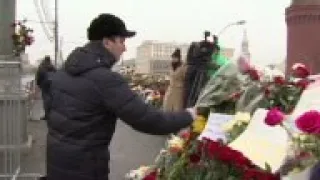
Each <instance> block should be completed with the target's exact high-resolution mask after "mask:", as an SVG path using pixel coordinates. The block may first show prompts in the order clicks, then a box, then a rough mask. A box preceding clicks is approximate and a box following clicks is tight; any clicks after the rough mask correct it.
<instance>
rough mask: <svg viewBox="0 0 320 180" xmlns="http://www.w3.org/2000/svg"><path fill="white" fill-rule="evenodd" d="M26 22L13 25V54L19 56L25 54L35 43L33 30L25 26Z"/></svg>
mask: <svg viewBox="0 0 320 180" xmlns="http://www.w3.org/2000/svg"><path fill="white" fill-rule="evenodd" d="M26 22H27V20H23V21H17V22H15V23H13V24H12V28H14V33H13V34H12V40H13V45H14V50H13V52H14V54H15V55H17V56H19V55H20V54H21V53H23V52H25V50H26V47H27V46H31V45H32V44H33V43H34V37H33V36H32V33H33V29H31V28H29V27H27V26H26V25H25V23H26Z"/></svg>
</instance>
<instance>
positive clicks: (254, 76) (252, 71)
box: [248, 69, 260, 81]
mask: <svg viewBox="0 0 320 180" xmlns="http://www.w3.org/2000/svg"><path fill="white" fill-rule="evenodd" d="M248 73H249V76H250V78H251V79H252V80H254V81H259V80H260V75H259V72H258V71H257V70H256V69H250V70H249V71H248Z"/></svg>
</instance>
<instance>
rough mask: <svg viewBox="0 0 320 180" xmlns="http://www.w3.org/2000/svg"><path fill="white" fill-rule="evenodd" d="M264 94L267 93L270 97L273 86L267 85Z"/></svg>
mask: <svg viewBox="0 0 320 180" xmlns="http://www.w3.org/2000/svg"><path fill="white" fill-rule="evenodd" d="M264 95H265V96H266V97H270V95H271V88H270V86H267V87H265V89H264Z"/></svg>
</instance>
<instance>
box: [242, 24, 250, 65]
mask: <svg viewBox="0 0 320 180" xmlns="http://www.w3.org/2000/svg"><path fill="white" fill-rule="evenodd" d="M241 54H242V56H244V57H245V58H246V59H248V60H250V51H249V39H248V33H247V29H244V30H243V37H242V43H241Z"/></svg>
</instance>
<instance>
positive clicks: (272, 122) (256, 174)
mask: <svg viewBox="0 0 320 180" xmlns="http://www.w3.org/2000/svg"><path fill="white" fill-rule="evenodd" d="M220 72H221V73H222V74H220V75H218V76H216V78H215V79H211V80H210V81H209V82H208V84H207V86H206V87H205V89H204V91H203V93H202V94H201V95H200V99H201V101H200V103H199V107H198V117H197V119H196V120H195V121H194V123H193V124H192V126H191V127H190V129H191V130H190V131H186V132H183V133H181V134H180V135H179V136H172V137H171V139H169V141H168V142H167V145H166V146H165V148H164V149H163V150H161V152H160V154H159V156H158V158H157V159H156V162H155V164H154V165H152V166H149V167H143V168H139V169H138V170H134V171H131V172H130V173H129V174H128V175H127V179H136V180H138V179H140V180H180V179H185V180H189V179H190V180H197V179H198V180H220V179H242V180H256V179H259V180H278V179H280V175H283V174H285V172H290V171H292V167H294V168H297V167H299V168H301V167H306V164H313V163H314V162H316V161H314V160H312V158H311V157H319V156H320V153H319V152H318V150H317V149H316V148H315V147H316V146H315V144H316V145H317V146H318V147H319V145H320V144H319V142H318V138H315V137H316V136H315V132H317V133H320V130H318V129H317V130H314V129H312V130H309V131H306V129H305V130H302V129H301V128H302V127H303V126H306V125H310V124H312V123H313V122H308V123H305V122H306V120H303V121H304V123H302V124H304V125H298V124H299V123H298V122H302V120H299V119H298V120H297V121H296V122H297V123H296V124H297V126H298V128H300V129H301V130H302V132H304V133H303V134H299V135H295V134H294V133H292V132H291V131H290V129H289V128H288V127H287V126H286V125H285V123H284V120H285V119H286V117H287V114H290V113H291V111H292V110H293V109H294V108H295V106H296V104H297V102H298V100H299V99H300V96H301V94H302V92H303V91H304V89H305V88H306V87H307V86H308V84H309V83H310V82H311V81H310V79H309V78H308V77H309V74H310V73H309V71H308V69H307V68H306V66H304V65H303V64H296V65H294V66H293V67H292V77H290V78H287V79H285V78H284V77H283V76H279V75H277V76H274V77H272V78H271V80H267V81H266V80H264V78H263V76H264V75H263V74H262V73H261V72H260V71H258V70H257V69H255V68H254V67H252V66H248V67H247V68H246V69H245V72H241V74H242V75H244V77H245V81H241V80H240V79H241V78H239V77H238V75H239V73H237V72H234V67H232V66H230V67H227V68H226V69H224V70H223V71H220ZM198 102H199V101H198ZM239 104H241V105H239ZM239 107H241V108H239ZM257 108H266V109H269V110H270V111H269V112H268V115H267V117H266V119H265V123H266V124H267V125H269V126H276V125H280V126H281V127H283V128H284V129H285V130H286V132H288V134H289V136H290V137H291V138H292V143H293V144H294V155H293V156H292V157H290V160H288V163H286V164H285V165H284V166H283V167H282V168H281V169H280V170H279V171H277V172H276V173H272V171H271V167H270V166H269V165H268V164H266V165H265V167H264V168H262V167H259V166H257V165H255V164H254V163H253V162H252V161H251V160H250V159H248V158H247V157H246V156H244V155H243V154H242V153H241V152H239V151H237V150H235V149H232V148H231V147H229V146H228V144H229V143H230V142H232V141H234V140H235V139H236V138H237V137H238V136H239V135H240V134H241V133H243V132H244V131H245V129H246V128H247V126H248V125H249V123H250V120H251V113H253V112H254V111H255V109H257ZM210 113H218V114H219V113H220V114H225V115H230V116H233V119H232V120H230V121H228V122H227V123H226V124H223V125H222V127H218V129H219V130H220V129H221V130H222V131H223V132H224V133H225V136H226V141H225V139H221V138H206V137H203V136H201V135H202V133H203V131H204V130H205V129H206V126H207V123H208V116H209V114H210ZM319 114H320V113H319ZM302 117H303V116H302ZM319 117H320V116H319ZM300 119H301V117H300ZM303 119H305V118H303ZM310 119H319V122H317V128H320V125H319V124H320V118H310ZM310 121H311V120H310ZM208 124H209V123H208ZM300 124H301V123H300ZM315 124H316V123H315ZM310 126H311V125H310ZM309 128H310V127H308V128H307V129H309ZM311 131H312V133H313V134H312V133H310V132H311ZM199 137H201V139H200V138H199ZM292 159H293V160H292ZM313 159H314V158H313ZM289 162H290V163H289ZM292 162H294V163H292Z"/></svg>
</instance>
